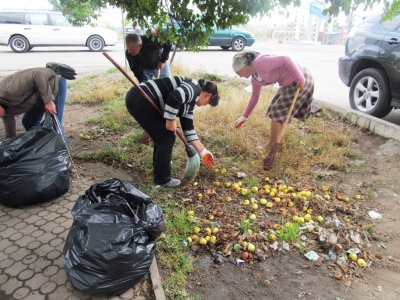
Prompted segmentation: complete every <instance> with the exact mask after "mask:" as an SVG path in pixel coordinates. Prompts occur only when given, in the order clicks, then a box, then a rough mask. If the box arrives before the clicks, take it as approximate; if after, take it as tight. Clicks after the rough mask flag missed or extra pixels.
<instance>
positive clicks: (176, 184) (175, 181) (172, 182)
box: [154, 178, 182, 189]
mask: <svg viewBox="0 0 400 300" xmlns="http://www.w3.org/2000/svg"><path fill="white" fill-rule="evenodd" d="M181 184H182V182H181V181H180V180H179V179H174V178H171V180H170V181H168V182H167V183H164V184H155V185H154V188H155V189H157V188H159V187H165V188H176V187H180V186H181Z"/></svg>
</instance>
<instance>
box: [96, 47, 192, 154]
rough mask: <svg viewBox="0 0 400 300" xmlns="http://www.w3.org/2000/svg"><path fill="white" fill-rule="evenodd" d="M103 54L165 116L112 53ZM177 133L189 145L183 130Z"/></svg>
mask: <svg viewBox="0 0 400 300" xmlns="http://www.w3.org/2000/svg"><path fill="white" fill-rule="evenodd" d="M103 55H104V56H105V57H107V59H108V60H109V61H110V62H111V63H112V64H113V65H114V66H116V67H117V69H118V70H120V71H121V73H122V74H124V75H125V77H126V78H127V79H128V80H129V81H130V82H131V83H132V84H133V85H134V87H135V88H137V89H138V90H139V92H140V93H141V94H142V95H143V97H144V98H145V99H146V100H147V101H148V102H149V103H150V104H151V106H153V107H154V109H155V110H156V111H157V112H158V113H159V114H160V115H161V116H162V117H164V114H163V112H162V111H161V109H160V108H159V107H158V106H157V105H156V104H155V103H154V102H153V101H152V100H151V99H150V97H149V95H147V94H146V93H145V92H144V91H143V89H142V88H141V87H140V86H139V85H138V84H137V83H136V82H135V81H134V80H133V79H132V77H130V76H129V74H128V73H126V72H125V70H124V69H122V68H121V66H120V65H119V64H117V62H116V61H115V60H113V59H112V58H111V56H110V55H108V54H107V53H106V52H103ZM176 134H177V135H178V137H179V138H180V139H181V140H182V142H183V143H184V144H185V146H188V145H189V144H188V142H187V141H186V139H185V137H184V136H183V134H182V132H180V131H179V130H176Z"/></svg>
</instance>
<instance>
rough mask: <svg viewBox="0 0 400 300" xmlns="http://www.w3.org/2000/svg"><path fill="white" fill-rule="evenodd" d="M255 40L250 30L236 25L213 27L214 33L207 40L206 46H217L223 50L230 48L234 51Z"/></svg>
mask: <svg viewBox="0 0 400 300" xmlns="http://www.w3.org/2000/svg"><path fill="white" fill-rule="evenodd" d="M254 42H255V39H254V36H253V34H252V33H251V32H248V31H246V30H242V29H239V28H236V27H232V28H231V29H217V28H214V33H213V34H212V35H211V36H210V39H209V40H208V43H207V44H208V46H219V47H221V48H222V49H224V50H227V49H229V48H232V50H234V51H242V50H243V49H244V47H245V46H248V47H250V46H252V45H253V44H254Z"/></svg>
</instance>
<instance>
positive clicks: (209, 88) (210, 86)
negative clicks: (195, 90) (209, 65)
mask: <svg viewBox="0 0 400 300" xmlns="http://www.w3.org/2000/svg"><path fill="white" fill-rule="evenodd" d="M199 85H200V88H201V90H202V91H204V92H207V93H210V94H211V97H210V102H209V104H210V105H211V106H217V105H218V102H219V95H218V87H217V84H216V83H215V82H212V81H205V80H204V79H200V80H199Z"/></svg>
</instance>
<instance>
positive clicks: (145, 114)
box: [125, 87, 175, 184]
mask: <svg viewBox="0 0 400 300" xmlns="http://www.w3.org/2000/svg"><path fill="white" fill-rule="evenodd" d="M125 104H126V108H127V109H128V111H129V113H130V114H131V115H132V117H133V118H134V119H135V120H136V121H137V122H138V123H139V125H140V126H142V128H143V129H144V130H146V131H147V133H148V134H149V135H150V137H151V139H152V140H153V143H154V149H153V167H154V183H155V184H164V183H167V182H169V181H170V180H171V156H172V149H173V147H174V143H175V134H174V133H173V132H172V131H169V130H167V129H166V128H165V119H164V117H162V116H161V115H160V114H159V113H158V112H157V111H156V110H155V109H154V107H152V106H151V104H150V103H149V102H148V100H146V99H145V98H144V97H143V95H142V94H141V93H140V92H139V90H137V89H136V88H135V87H133V88H131V89H130V90H129V91H128V93H127V94H126V99H125Z"/></svg>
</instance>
